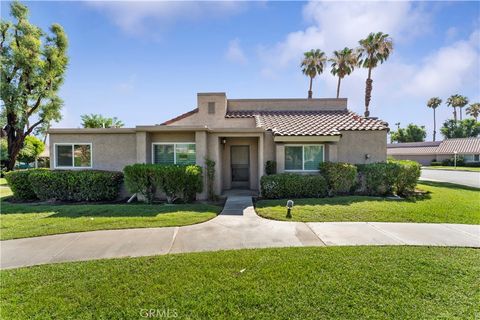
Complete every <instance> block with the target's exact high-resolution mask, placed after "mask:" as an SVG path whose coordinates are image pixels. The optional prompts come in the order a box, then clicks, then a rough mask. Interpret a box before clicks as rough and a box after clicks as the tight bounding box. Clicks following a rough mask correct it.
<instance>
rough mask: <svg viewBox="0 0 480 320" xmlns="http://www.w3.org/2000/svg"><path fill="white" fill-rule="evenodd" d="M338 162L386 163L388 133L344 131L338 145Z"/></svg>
mask: <svg viewBox="0 0 480 320" xmlns="http://www.w3.org/2000/svg"><path fill="white" fill-rule="evenodd" d="M367 154H368V155H370V158H369V159H366V155H367ZM337 160H338V161H339V162H348V163H355V164H363V163H374V162H384V161H386V160H387V131H386V130H383V131H343V132H342V137H341V138H340V141H339V142H338V143H337Z"/></svg>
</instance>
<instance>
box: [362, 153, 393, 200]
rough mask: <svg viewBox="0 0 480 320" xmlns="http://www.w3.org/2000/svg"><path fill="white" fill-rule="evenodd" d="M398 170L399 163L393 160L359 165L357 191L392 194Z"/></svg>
mask: <svg viewBox="0 0 480 320" xmlns="http://www.w3.org/2000/svg"><path fill="white" fill-rule="evenodd" d="M391 161H396V160H391ZM396 170H397V165H395V164H393V163H391V162H388V163H384V162H379V163H369V164H360V165H357V172H358V176H357V190H356V192H357V193H360V194H366V195H372V196H383V195H387V194H392V193H393V189H394V185H395V181H396Z"/></svg>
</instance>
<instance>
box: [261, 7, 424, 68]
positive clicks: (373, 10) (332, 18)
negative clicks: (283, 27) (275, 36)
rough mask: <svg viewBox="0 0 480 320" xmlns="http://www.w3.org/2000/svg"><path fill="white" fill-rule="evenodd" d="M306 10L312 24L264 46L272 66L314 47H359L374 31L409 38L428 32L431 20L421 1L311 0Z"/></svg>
mask: <svg viewBox="0 0 480 320" xmlns="http://www.w3.org/2000/svg"><path fill="white" fill-rule="evenodd" d="M303 14H304V18H305V19H306V21H307V22H309V23H310V24H311V25H310V26H308V27H307V28H305V29H304V30H299V31H295V32H291V33H289V34H288V35H287V36H286V37H285V40H283V41H281V42H279V43H277V44H275V45H273V46H270V47H267V48H265V49H264V50H262V52H261V56H262V57H263V58H264V60H265V61H266V64H269V65H270V67H271V68H279V67H280V68H282V67H285V66H287V65H288V64H289V63H290V62H292V61H295V62H297V61H299V60H300V59H301V55H302V53H303V52H305V51H306V50H308V49H311V48H320V49H322V50H323V51H325V52H326V53H327V54H329V53H330V52H332V51H333V50H338V49H342V48H344V47H345V46H348V47H356V46H358V40H359V39H362V38H364V37H365V36H366V35H368V34H369V33H370V32H376V31H382V32H385V33H388V34H390V35H391V36H392V37H393V38H394V39H395V41H398V42H405V41H409V40H410V39H412V38H413V37H415V36H418V35H419V34H422V33H424V32H427V31H428V30H429V27H428V26H429V20H430V17H429V14H427V13H425V12H424V10H423V7H422V6H421V5H413V4H411V3H409V2H403V1H399V2H317V1H310V2H309V3H308V4H306V5H305V6H304V9H303ZM412 26H415V27H414V28H413V27H412ZM272 57H275V58H273V59H272Z"/></svg>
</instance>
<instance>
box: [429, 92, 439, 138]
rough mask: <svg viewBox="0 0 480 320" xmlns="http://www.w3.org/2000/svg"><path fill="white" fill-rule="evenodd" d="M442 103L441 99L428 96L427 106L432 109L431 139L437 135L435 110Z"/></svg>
mask: <svg viewBox="0 0 480 320" xmlns="http://www.w3.org/2000/svg"><path fill="white" fill-rule="evenodd" d="M441 104H442V99H440V98H439V97H433V98H430V100H428V102H427V107H429V108H432V109H433V141H435V136H436V135H437V120H436V119H435V110H436V109H437V108H438V107H439V106H440V105H441Z"/></svg>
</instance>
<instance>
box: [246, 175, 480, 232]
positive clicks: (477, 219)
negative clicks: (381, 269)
mask: <svg viewBox="0 0 480 320" xmlns="http://www.w3.org/2000/svg"><path fill="white" fill-rule="evenodd" d="M418 188H419V189H422V190H425V191H429V192H430V193H429V194H427V195H426V196H423V197H419V198H417V199H413V200H389V199H385V198H379V197H366V196H344V197H334V198H321V199H297V200H294V202H295V206H294V208H293V210H292V216H293V218H292V219H287V218H286V209H285V204H286V200H261V201H258V202H257V203H256V210H257V213H258V214H259V215H260V216H262V217H265V218H270V219H277V220H292V221H305V222H308V221H371V222H373V221H375V222H378V221H388V222H432V223H465V224H480V192H479V191H480V189H476V188H471V187H464V186H459V185H454V184H449V183H442V182H427V181H424V182H422V183H421V184H419V185H418Z"/></svg>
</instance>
